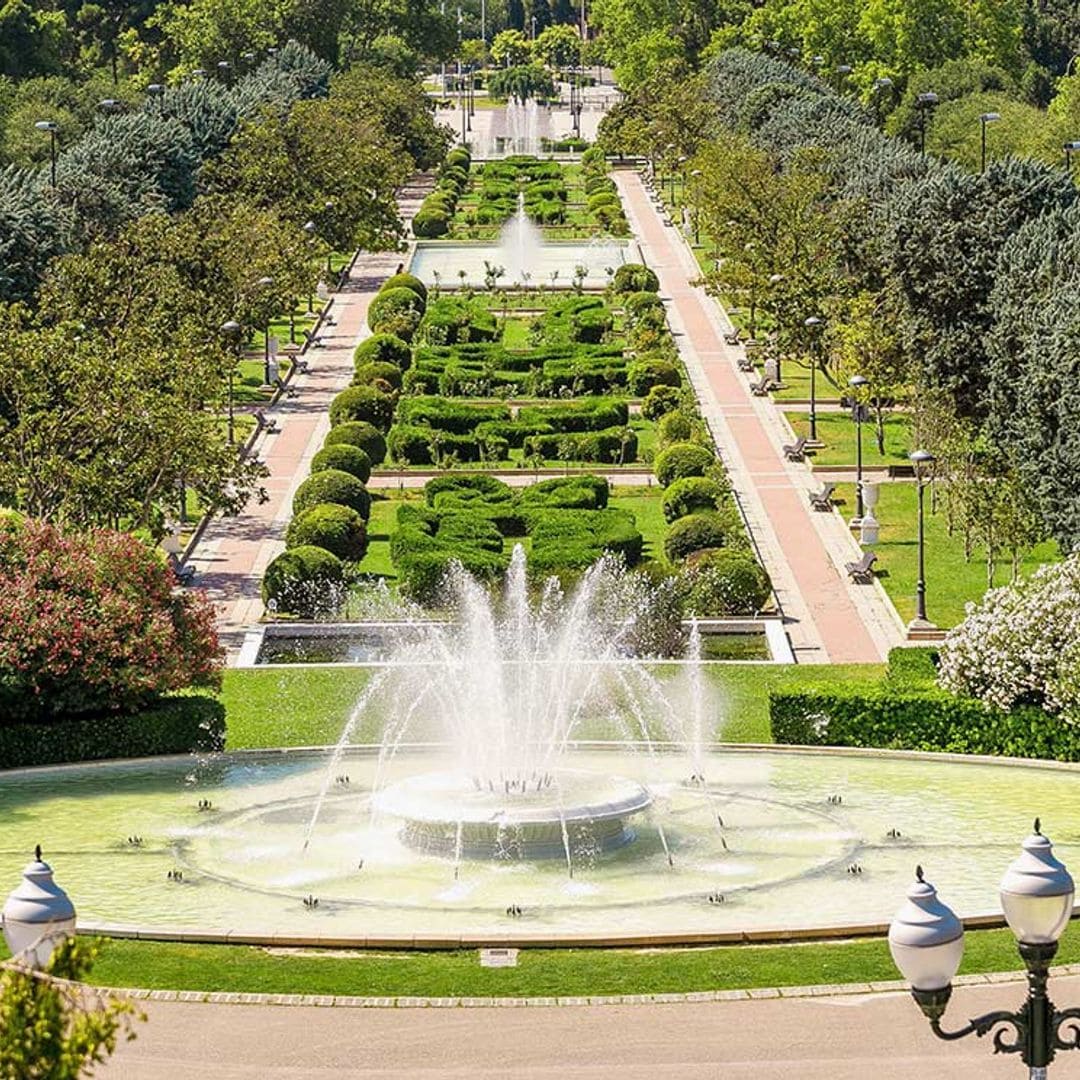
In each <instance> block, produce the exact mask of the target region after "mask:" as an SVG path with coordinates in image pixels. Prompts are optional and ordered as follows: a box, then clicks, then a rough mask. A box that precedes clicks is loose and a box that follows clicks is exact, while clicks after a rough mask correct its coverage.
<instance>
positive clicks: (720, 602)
mask: <svg viewBox="0 0 1080 1080" xmlns="http://www.w3.org/2000/svg"><path fill="white" fill-rule="evenodd" d="M679 592H680V595H681V596H682V601H683V610H684V611H685V612H686V613H687V614H692V615H697V616H699V617H709V616H731V615H756V614H757V613H758V612H759V611H761V609H762V608H763V607H764V606H765V604H766V603H768V600H769V597H770V596H771V595H772V583H771V582H770V581H769V575H768V574H767V573H766V572H765V568H764V567H763V566H762V565H761V564H760V563H759V562H758V561H757V560H756V559H755V558H754V557H753V556H752V555H751V554H750V553H749V552H746V551H738V550H732V549H729V548H720V549H719V550H706V551H699V552H696V553H695V554H694V555H691V556H690V557H689V558H688V559H687V565H686V569H685V570H684V571H683V573H682V574H681V575H680V579H679Z"/></svg>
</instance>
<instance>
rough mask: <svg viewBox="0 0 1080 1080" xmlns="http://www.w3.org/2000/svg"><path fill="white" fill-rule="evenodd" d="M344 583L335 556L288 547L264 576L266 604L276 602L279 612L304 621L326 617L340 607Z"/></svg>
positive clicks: (338, 561)
mask: <svg viewBox="0 0 1080 1080" xmlns="http://www.w3.org/2000/svg"><path fill="white" fill-rule="evenodd" d="M343 580H344V568H343V567H342V565H341V560H340V559H339V558H338V557H337V556H336V555H331V554H330V552H329V551H326V550H324V549H323V548H321V547H314V546H311V545H309V546H304V547H294V548H289V549H288V550H286V551H283V552H282V553H281V554H280V555H279V556H278V557H277V558H276V559H274V561H273V562H272V563H270V565H269V566H268V567H267V568H266V573H265V574H263V580H262V596H263V602H264V603H269V602H270V601H271V600H273V601H275V602H276V603H277V605H278V610H279V611H282V612H289V613H290V614H292V615H299V616H300V617H301V618H313V617H315V616H317V615H326V614H329V613H331V612H333V611H334V610H335V609H336V608H337V606H338V603H339V601H340V596H341V585H342V582H343Z"/></svg>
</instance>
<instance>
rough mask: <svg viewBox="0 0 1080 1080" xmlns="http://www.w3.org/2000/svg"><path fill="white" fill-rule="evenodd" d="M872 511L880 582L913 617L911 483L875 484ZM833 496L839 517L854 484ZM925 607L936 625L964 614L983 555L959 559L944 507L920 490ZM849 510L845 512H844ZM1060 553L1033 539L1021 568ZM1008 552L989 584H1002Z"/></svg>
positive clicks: (978, 590)
mask: <svg viewBox="0 0 1080 1080" xmlns="http://www.w3.org/2000/svg"><path fill="white" fill-rule="evenodd" d="M878 490H879V491H880V493H881V494H880V500H879V502H878V506H877V509H876V517H877V519H878V520H879V521H880V522H881V534H880V535H881V539H880V542H879V543H878V544H876V545H875V546H874V550H875V551H876V552H877V554H878V561H877V570H878V576H879V578H880V580H881V584H882V585H883V586H884V587H885V591H886V592H887V593H888V594H889V598H890V599H891V600H892V602H893V603H894V604H895V605H896V610H897V611H899V612H900V617H901V618H902V619H904V621H905V622H906V621H908V620H909V619H912V618H914V617H915V583H916V581H917V580H918V543H917V539H916V537H917V532H918V524H917V515H918V492H917V490H916V487H915V485H914V484H906V483H894V484H882V485H880V487H879V489H878ZM836 496H837V498H838V499H842V500H843V501H844V513H845V517H847V516H850V513H854V508H855V485H854V484H841V485H840V487H838V488H837V492H836ZM926 506H927V515H926V608H927V614H928V615H929V617H930V619H931V620H932V621H933V622H935V623H937V624H938V626H942V627H949V626H955V625H956V624H957V623H958V622H960V621H961V620H962V619H963V617H964V605H965V604H966V603H967V602H968V601H969V600H972V601H978V600H980V599H982V596H983V594H984V593H985V592H986V590H987V588H988V583H987V579H986V560H985V558H984V556H983V553H982V551H981V550H979V549H976V551H975V553H974V555H973V556H972V558H971V561H970V562H967V561H966V560H965V559H964V540H963V537H962V536H961V535H960V534H959V533H956V534H954V535H953V536H950V535H949V533H948V529H947V527H946V522H945V514H944V511H941V512H939V513H937V514H931V513H930V512H929V509H930V496H929V493H927V496H926ZM849 511H850V513H849ZM1060 558H1061V553H1060V552H1059V550H1058V547H1057V545H1056V544H1055V543H1054V542H1053V541H1047V542H1045V543H1042V544H1039V545H1038V547H1036V548H1035V549H1034V550H1033V551H1032V552H1031V553H1030V554H1029V555H1028V556H1027V558H1026V559H1024V561H1023V563H1022V565H1021V573H1023V574H1030V573H1031V572H1032V571H1033V570H1035V569H1036V568H1037V567H1039V566H1041V565H1042V564H1043V563H1046V562H1057V561H1058V559H1060ZM1010 572H1011V569H1010V564H1009V560H1008V558H1007V557H1006V558H1003V559H1002V560H1001V561H1000V564H999V565H998V567H997V568H996V572H995V574H994V584H995V585H1006V584H1008V581H1009V576H1010Z"/></svg>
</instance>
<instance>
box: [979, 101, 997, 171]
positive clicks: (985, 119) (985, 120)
mask: <svg viewBox="0 0 1080 1080" xmlns="http://www.w3.org/2000/svg"><path fill="white" fill-rule="evenodd" d="M1000 119H1001V113H996V112H984V113H981V114H980V116H979V126H980V128H981V129H982V130H981V135H982V140H981V145H982V149H981V153H980V156H979V172H986V125H987V124H992V123H994V121H995V120H1000Z"/></svg>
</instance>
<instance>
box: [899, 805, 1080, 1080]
mask: <svg viewBox="0 0 1080 1080" xmlns="http://www.w3.org/2000/svg"><path fill="white" fill-rule="evenodd" d="M915 877H916V881H915V884H914V885H913V886H912V888H911V890H910V891H909V892H908V899H907V903H906V904H905V905H904V906H903V907H902V908H901V909H900V911H899V912H897V915H896V918H895V919H894V920H893V922H892V925H891V926H890V928H889V950H890V952H891V953H892V957H893V960H894V961H895V962H896V966H897V967H898V968H899V969H900V972H901V974H903V976H904V978H905V979H906V980H907V981H908V982H909V983H910V985H911V996H912V997H913V998H914V999H915V1001H916V1003H917V1004H918V1006H919V1008H920V1009H921V1010H922V1013H923V1015H924V1016H925V1017H926V1018H927V1020H929V1021H930V1030H931V1031H932V1032H933V1033H934V1034H935V1035H936V1036H937V1037H938V1038H939V1039H942V1040H944V1041H945V1042H954V1041H956V1040H957V1039H963V1038H965V1037H966V1036H968V1035H976V1036H978V1037H979V1038H982V1037H983V1036H985V1035H992V1036H993V1044H994V1053H996V1054H1019V1055H1020V1060H1021V1061H1022V1062H1023V1063H1024V1064H1025V1065H1026V1066H1027V1067H1028V1076H1029V1078H1030V1080H1046V1076H1047V1069H1048V1067H1049V1066H1050V1064H1051V1062H1053V1060H1054V1058H1055V1056H1056V1055H1057V1051H1058V1050H1077V1049H1080V1008H1071V1009H1060V1010H1059V1009H1056V1008H1054V1005H1053V1003H1052V1002H1051V1001H1050V997H1049V995H1048V993H1047V984H1048V983H1049V979H1050V962H1051V961H1052V960H1053V958H1054V956H1055V955H1056V954H1057V950H1058V941H1059V940H1060V938H1061V935H1062V933H1063V932H1064V931H1065V927H1066V926H1067V925H1068V923H1069V917H1070V915H1071V914H1072V906H1073V895H1074V885H1073V879H1072V877H1071V875H1070V874H1069V871H1068V870H1067V869H1066V868H1065V866H1064V865H1063V864H1062V863H1061V862H1060V861H1059V860H1058V859H1057V858H1056V857H1055V856H1054V849H1053V846H1052V845H1051V843H1050V841H1049V840H1048V839H1047V838H1046V837H1045V836H1043V834H1042V829H1041V827H1040V823H1039V820H1038V818H1036V819H1035V831H1034V833H1033V834H1032V835H1031V836H1029V837H1028V838H1027V839H1026V840H1025V841H1024V842H1023V845H1022V850H1021V854H1020V856H1019V858H1017V859H1015V860H1014V861H1013V862H1012V863H1011V864H1010V866H1009V868H1008V869H1007V870H1006V871H1005V876H1004V877H1003V878H1002V880H1001V886H1000V896H1001V907H1002V910H1003V911H1004V913H1005V920H1006V922H1008V924H1009V928H1010V929H1011V930H1012V932H1013V934H1014V935H1015V937H1016V940H1017V947H1018V951H1019V953H1020V956H1021V958H1022V959H1023V961H1024V966H1025V967H1026V968H1027V981H1028V992H1027V999H1026V1000H1025V1001H1024V1003H1023V1005H1021V1007H1020V1008H1019V1009H1018V1010H1017V1011H1016V1012H1009V1011H1008V1010H1004V1009H999V1010H996V1011H994V1012H989V1013H986V1015H984V1016H979V1017H976V1018H975V1019H974V1020H971V1021H969V1022H968V1024H967V1025H966V1026H965V1027H962V1028H958V1029H957V1030H955V1031H946V1030H945V1029H944V1028H943V1027H942V1019H943V1018H944V1016H945V1010H946V1008H947V1006H948V1004H949V999H950V998H951V997H952V981H953V978H954V977H955V975H956V972H957V970H958V969H959V967H960V960H961V958H962V957H963V954H964V928H963V925H962V924H961V922H960V920H959V919H958V918H957V917H956V915H954V914H953V912H952V911H951V910H950V909H949V908H948V907H947V906H946V905H945V904H944V903H942V902H941V900H939V899H938V896H937V891H936V890H935V889H934V887H933V886H932V885H931V884H929V882H927V881H926V880H925V879H924V877H923V871H922V867H916V870H915Z"/></svg>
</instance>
